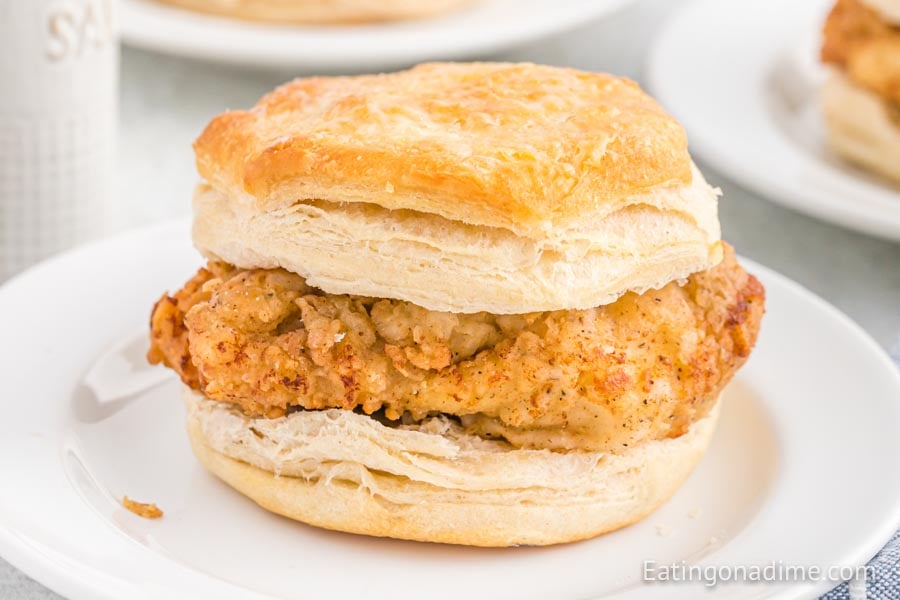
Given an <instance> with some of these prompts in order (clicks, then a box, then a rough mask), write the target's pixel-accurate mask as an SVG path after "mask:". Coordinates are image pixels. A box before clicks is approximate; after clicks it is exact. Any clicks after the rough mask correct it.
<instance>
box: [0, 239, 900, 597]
mask: <svg viewBox="0 0 900 600" xmlns="http://www.w3.org/2000/svg"><path fill="white" fill-rule="evenodd" d="M199 262H200V261H199V258H198V257H197V255H196V254H195V252H194V251H193V250H192V249H191V246H190V242H189V233H188V226H187V224H186V223H177V224H170V225H166V226H162V227H156V228H152V229H148V230H142V231H139V232H136V233H130V234H127V235H124V236H120V237H118V238H114V239H112V240H109V241H105V242H101V243H98V244H95V245H91V246H87V247H84V248H82V249H78V250H76V251H74V252H71V253H68V254H66V255H64V256H61V257H59V258H57V259H54V260H51V261H50V262H47V263H44V264H43V265H40V266H38V267H37V268H35V269H33V270H31V271H29V272H27V273H25V274H24V275H22V276H20V277H18V278H17V279H14V280H12V281H10V282H9V283H8V284H7V285H6V286H4V287H2V288H0V331H2V332H3V334H2V335H3V338H2V339H3V343H2V344H0V365H2V369H3V389H4V394H3V418H2V419H0V473H2V479H0V485H2V493H0V554H2V556H3V557H4V558H6V559H7V560H9V561H11V562H12V563H13V564H14V565H16V566H17V567H19V568H21V569H23V570H24V571H25V572H26V573H28V574H30V575H31V576H32V577H34V578H36V579H37V580H39V581H41V582H43V583H44V584H46V585H48V586H50V587H51V588H53V589H55V590H57V591H59V592H60V593H62V594H64V595H66V596H68V597H70V598H72V599H74V600H81V599H92V600H93V599H121V598H129V599H138V600H140V599H145V598H166V599H174V598H192V599H203V598H209V599H217V600H218V599H232V598H233V599H238V598H240V599H248V598H251V599H256V598H272V597H276V598H290V599H293V598H325V597H341V598H343V597H347V598H351V597H352V598H372V597H386V596H389V597H391V598H396V599H403V598H422V597H429V598H452V599H455V600H459V599H460V598H481V597H490V598H517V599H522V600H527V599H530V598H551V597H552V598H561V599H562V598H570V599H583V598H597V597H607V596H611V595H616V597H620V598H629V599H630V598H667V599H675V598H695V597H697V593H698V587H697V586H693V585H684V584H679V585H659V584H657V585H650V586H648V585H642V584H641V583H640V577H641V569H642V564H643V561H644V560H655V561H658V563H659V564H664V563H665V564H668V563H674V562H676V561H680V560H685V561H688V562H689V563H695V562H697V563H699V564H715V565H741V564H744V565H753V564H763V562H762V561H770V560H772V561H783V562H784V563H786V564H802V565H857V564H860V563H863V562H865V561H866V560H867V559H868V558H870V557H871V556H872V555H873V554H875V552H876V551H877V550H878V549H879V548H880V547H881V546H882V545H883V544H884V543H885V541H886V540H887V539H888V537H889V536H890V535H891V533H892V532H893V531H894V530H895V529H896V527H897V526H898V524H900V455H898V453H897V447H896V436H897V431H900V375H898V373H897V372H896V369H895V368H894V367H893V365H892V364H891V363H890V362H889V359H888V358H887V357H886V355H885V354H884V353H883V352H882V351H881V350H880V349H879V348H878V347H877V346H876V345H875V343H874V342H873V341H872V340H871V339H870V338H869V337H867V336H866V335H865V334H864V333H863V332H862V331H861V330H860V329H859V328H858V327H857V326H856V325H854V324H853V323H852V322H850V321H849V320H848V319H847V318H846V317H845V316H843V315H842V314H841V313H839V312H837V311H836V310H835V309H834V308H832V307H831V306H829V305H827V304H825V303H824V302H823V301H821V300H819V299H818V298H816V297H815V296H813V295H811V294H810V293H809V292H806V291H804V290H803V289H801V288H800V287H798V286H797V285H796V284H794V283H791V282H790V281H788V280H786V279H784V278H783V277H781V276H779V275H777V274H775V273H773V272H771V271H769V270H767V269H765V268H763V267H760V266H758V265H755V264H752V263H750V262H749V261H746V264H747V267H748V268H749V269H751V270H752V271H753V272H755V273H756V274H757V275H758V276H760V277H761V279H762V281H763V282H764V284H765V285H766V287H767V289H768V298H769V299H768V308H769V310H768V314H767V315H766V319H765V322H764V327H763V332H762V335H761V338H760V340H759V345H758V347H757V349H756V351H755V353H754V355H753V357H752V359H751V360H750V361H749V362H748V364H747V366H746V367H745V368H744V369H743V370H742V371H741V372H740V374H739V375H738V377H737V378H736V380H735V381H734V382H733V383H732V385H731V386H730V387H729V389H728V391H727V392H726V394H725V399H724V406H723V412H722V419H721V424H720V428H719V430H718V431H717V433H716V437H715V439H714V441H713V443H712V447H711V449H710V451H709V453H708V454H707V456H706V457H705V458H704V460H703V462H702V463H701V465H700V467H699V468H698V469H697V471H696V472H695V473H694V474H693V475H692V476H691V478H690V479H689V481H688V482H687V484H686V485H685V486H684V487H683V488H682V489H681V490H680V491H679V492H678V494H677V495H676V496H675V497H674V498H673V499H672V500H671V501H670V502H669V503H668V504H666V505H665V506H664V507H663V508H662V509H661V510H659V511H658V512H656V513H655V514H653V515H652V516H650V517H649V518H648V519H646V520H645V521H643V522H641V523H639V524H637V525H635V526H632V527H628V528H626V529H624V530H621V531H618V532H615V533H612V534H610V535H607V536H603V537H600V538H598V539H595V540H592V541H587V542H581V543H576V544H570V545H565V546H559V547H551V548H512V549H494V550H489V549H476V548H465V547H457V546H442V545H432V544H417V543H411V542H400V541H393V540H385V539H372V538H365V537H358V536H352V535H347V534H341V533H334V532H328V531H322V530H319V529H314V528H311V527H307V526H305V525H301V524H299V523H295V522H293V521H288V520H286V519H282V518H280V517H276V516H274V515H271V514H269V513H267V512H265V511H263V510H261V509H259V508H257V507H256V506H255V505H254V504H253V503H252V502H251V501H249V500H247V499H246V498H244V497H242V496H240V495H238V494H237V493H235V492H233V491H232V490H231V489H230V488H228V487H226V486H225V485H224V484H222V483H220V482H219V481H218V480H216V479H215V478H213V477H212V476H210V475H208V474H207V473H206V472H204V471H203V470H202V469H201V468H200V467H198V466H197V465H196V464H195V462H194V459H193V457H192V455H191V452H190V450H189V447H188V442H187V439H186V435H185V433H184V431H183V423H182V419H183V409H182V406H181V403H180V400H179V398H178V393H177V385H176V383H175V381H174V377H173V376H172V375H171V374H170V373H169V372H168V371H167V370H166V369H163V368H159V367H157V368H151V367H148V366H147V365H146V363H145V362H144V358H143V355H144V352H145V351H146V348H147V341H146V333H147V332H146V328H147V318H148V314H149V311H150V307H151V305H152V304H153V302H154V301H155V300H156V299H157V298H158V297H159V295H160V294H161V292H162V291H163V290H166V289H168V290H173V289H175V288H177V286H179V285H180V284H181V283H182V282H183V281H184V279H185V278H186V277H187V276H188V275H189V274H191V273H192V272H193V270H194V269H195V268H196V266H197V265H198V264H199ZM123 495H128V496H130V497H132V498H135V499H138V500H143V501H152V502H156V503H157V504H159V506H160V507H162V508H163V509H164V510H165V516H164V517H163V518H162V519H160V520H158V521H148V520H144V519H141V518H139V517H137V516H135V515H132V514H131V513H129V512H127V511H125V510H124V509H123V508H121V507H120V505H119V503H118V501H117V499H119V498H121V497H122V496H123ZM833 585H834V583H833V582H828V581H817V582H803V583H791V584H784V585H780V586H774V587H769V586H760V585H751V586H735V585H727V584H723V585H721V586H720V587H719V588H718V590H717V591H718V592H719V594H721V595H722V596H723V597H728V598H759V597H762V596H767V595H771V596H773V597H774V596H777V597H785V598H795V597H801V596H806V595H809V594H812V593H814V592H816V591H822V590H825V589H828V588H830V587H832V586H833Z"/></svg>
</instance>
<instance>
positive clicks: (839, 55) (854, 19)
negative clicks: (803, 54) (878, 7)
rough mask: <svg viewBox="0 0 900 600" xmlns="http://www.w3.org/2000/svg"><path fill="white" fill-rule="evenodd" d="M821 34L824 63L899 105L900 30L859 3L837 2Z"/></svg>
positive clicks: (856, 0) (857, 0) (849, 1)
mask: <svg viewBox="0 0 900 600" xmlns="http://www.w3.org/2000/svg"><path fill="white" fill-rule="evenodd" d="M823 34H824V43H823V45H822V60H823V61H825V62H827V63H832V64H834V65H836V66H838V67H840V68H841V69H843V70H844V71H845V72H846V73H847V75H848V76H849V77H850V79H851V80H852V81H854V82H855V83H856V84H857V85H860V86H862V87H864V88H867V89H869V90H871V91H872V92H874V93H876V94H878V95H879V96H881V97H882V98H884V99H885V101H887V102H891V103H895V104H900V28H897V27H895V26H892V25H891V24H890V23H887V22H886V21H884V20H883V19H882V18H881V16H880V15H879V14H878V13H877V12H875V11H874V10H872V9H871V8H869V7H868V6H865V5H864V4H862V3H861V2H860V1H859V0H838V2H837V4H835V6H834V8H833V9H832V10H831V12H830V13H829V14H828V18H827V19H826V20H825V27H824V31H823Z"/></svg>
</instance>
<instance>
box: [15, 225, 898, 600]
mask: <svg viewBox="0 0 900 600" xmlns="http://www.w3.org/2000/svg"><path fill="white" fill-rule="evenodd" d="M189 224H190V219H188V218H179V219H173V220H168V221H163V222H160V223H157V224H154V225H151V226H147V227H140V228H134V229H129V230H126V231H123V232H120V233H118V234H115V235H112V236H109V237H105V238H101V239H98V240H95V241H92V242H90V243H87V244H84V245H81V246H78V247H76V248H73V249H71V250H69V251H66V252H63V253H60V254H58V255H56V256H54V257H51V258H49V259H47V260H44V261H42V262H40V263H38V264H36V265H34V266H32V267H30V268H28V269H26V270H25V271H23V272H21V273H19V274H18V275H16V276H14V277H12V278H10V279H9V280H7V281H6V282H4V283H3V284H2V285H0V303H2V302H3V301H4V297H5V295H6V293H7V291H8V290H9V289H11V288H13V287H15V286H17V285H19V282H20V281H22V280H26V279H28V278H32V277H40V276H41V273H42V272H44V271H47V270H53V269H54V268H57V265H59V264H64V263H66V262H68V261H73V260H74V261H77V260H78V256H80V255H83V254H86V253H90V252H92V251H96V250H97V249H100V248H102V247H104V246H107V245H116V244H120V243H124V242H126V241H130V242H132V243H134V242H137V241H140V240H141V238H145V239H153V238H156V237H159V236H165V235H168V234H171V233H176V232H177V233H180V232H185V233H186V232H187V231H188V230H189V226H190V225H189ZM740 260H741V262H742V263H743V264H745V265H746V266H747V267H748V270H750V271H752V272H754V273H761V274H762V275H763V277H764V278H765V279H766V280H768V281H774V282H777V284H778V285H779V286H781V287H783V288H785V289H786V290H788V291H789V292H790V293H792V294H794V295H795V296H797V297H798V298H800V299H802V301H803V302H804V303H812V304H814V305H815V306H816V307H817V308H818V309H820V310H821V311H822V312H823V313H824V314H826V315H827V316H828V318H829V319H830V320H833V321H834V324H835V326H839V327H840V329H841V331H843V332H844V333H845V334H847V335H851V336H852V337H853V338H855V339H856V341H857V342H858V343H860V344H862V345H863V346H864V347H865V348H866V349H867V352H869V353H870V357H871V359H872V360H873V361H874V364H875V365H877V367H876V368H878V369H879V370H883V371H884V372H885V373H886V374H889V375H888V377H889V380H891V381H892V382H893V385H894V386H896V389H897V390H898V392H900V369H898V368H897V366H896V365H895V364H894V362H893V361H892V359H891V358H890V356H889V355H888V353H887V351H886V350H885V349H884V348H882V347H881V346H880V345H879V344H878V342H877V341H876V340H875V339H874V338H873V337H872V336H871V335H870V334H869V333H868V332H866V331H865V330H864V329H863V328H862V327H861V326H860V325H859V324H858V323H856V322H855V321H854V320H853V319H851V318H850V317H849V316H848V315H846V314H845V313H843V312H842V311H841V310H840V309H838V308H837V307H835V306H834V305H833V304H831V303H830V302H828V301H827V300H825V299H824V298H821V297H820V296H818V295H817V294H815V293H814V292H812V291H810V290H808V289H806V288H805V287H804V286H802V285H801V284H800V283H798V282H796V281H794V280H792V279H790V278H789V277H787V276H785V275H782V274H781V273H779V272H777V271H775V270H774V269H771V268H769V267H766V266H764V265H761V264H759V263H757V262H756V261H754V260H752V259H748V258H745V257H743V256H741V257H740ZM0 509H2V506H0ZM5 517H6V515H5V514H4V512H2V510H0V556H2V557H3V559H4V560H6V561H7V562H9V563H10V564H11V565H13V566H14V567H15V568H17V569H19V570H20V571H22V572H24V573H25V574H27V575H28V576H30V577H32V578H34V579H35V580H37V581H38V582H40V583H41V584H42V585H45V586H47V587H48V588H50V589H52V590H54V591H56V592H57V593H60V594H64V595H66V596H68V597H71V598H76V599H80V598H110V599H113V598H118V597H120V596H118V595H116V594H115V593H114V592H109V590H108V588H104V587H103V584H104V581H103V580H99V581H98V580H96V579H91V578H86V577H84V575H83V572H80V569H83V568H84V567H85V566H86V565H85V563H83V562H82V561H80V560H78V559H77V558H72V557H71V556H67V560H66V561H65V562H66V564H65V565H64V566H60V565H61V561H58V560H57V561H54V560H53V557H52V556H49V555H48V554H47V553H45V552H41V550H40V548H39V547H38V546H37V545H36V544H35V543H34V541H33V540H29V539H24V538H23V537H22V536H20V535H19V534H18V533H17V532H16V531H15V529H14V528H13V527H9V526H8V525H7V523H6V518H5ZM879 523H880V526H879V527H877V528H873V529H872V530H871V531H869V533H867V534H866V535H865V538H866V539H865V540H864V541H863V542H860V543H858V544H856V546H855V548H856V550H855V551H854V552H850V553H848V557H847V558H846V564H848V565H854V566H859V565H863V564H865V563H866V562H867V561H869V560H871V558H872V557H874V556H875V554H877V552H878V551H879V550H881V548H883V547H884V545H885V544H886V543H887V542H888V541H889V540H890V538H891V537H892V536H893V535H894V534H895V533H896V531H897V530H898V529H900V498H898V499H897V501H896V502H895V503H894V509H893V511H892V513H890V514H885V515H884V516H883V517H882V518H881V519H879ZM850 555H852V557H851V556H850ZM158 556H160V557H161V558H163V559H165V557H164V556H163V555H158ZM169 562H171V561H169ZM173 566H175V567H180V568H184V569H187V570H188V571H190V573H191V574H192V575H193V576H194V577H197V578H204V579H207V580H210V581H211V583H212V584H213V585H217V586H218V587H219V588H221V589H222V590H234V591H235V593H239V594H240V596H239V597H241V598H254V599H267V600H269V599H272V598H275V597H274V596H271V595H268V594H265V593H262V592H257V591H254V590H249V589H246V588H243V587H242V586H239V585H237V584H234V583H231V582H227V581H224V580H219V579H217V578H215V577H213V576H211V575H208V574H206V573H203V572H200V571H196V570H195V569H193V568H189V567H183V566H181V565H178V564H177V563H173ZM91 570H92V571H93V570H94V569H91ZM102 575H104V576H105V577H106V578H109V580H111V581H113V582H116V583H119V584H128V585H130V586H131V591H132V592H134V593H138V594H139V593H140V592H141V591H142V590H141V588H140V587H136V586H135V582H132V581H129V580H126V579H124V578H122V577H121V576H119V575H116V574H110V573H102ZM107 583H108V582H107ZM833 587H834V583H833V582H831V581H829V580H826V579H823V580H821V581H816V582H813V583H812V584H810V583H809V582H792V584H791V586H790V587H789V588H787V589H784V590H783V591H777V592H775V593H774V595H773V596H771V597H775V598H797V597H801V596H804V595H806V594H808V593H815V594H819V593H823V592H827V591H829V590H831V589H832V588H833ZM216 591H217V592H218V591H219V590H216ZM136 597H144V596H136ZM228 597H229V598H230V597H231V596H228Z"/></svg>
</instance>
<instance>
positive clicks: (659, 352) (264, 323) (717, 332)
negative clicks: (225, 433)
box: [150, 247, 764, 450]
mask: <svg viewBox="0 0 900 600" xmlns="http://www.w3.org/2000/svg"><path fill="white" fill-rule="evenodd" d="M763 304H764V292H763V288H762V286H761V285H760V284H759V282H758V281H757V280H756V279H755V278H754V277H753V276H752V275H748V274H747V273H746V272H745V271H744V270H743V269H742V268H741V266H740V265H739V264H738V263H737V261H736V260H735V258H734V254H733V251H732V250H731V248H730V247H728V248H727V249H726V252H725V258H724V260H723V261H722V262H721V263H720V264H719V265H718V266H716V267H714V268H712V269H710V270H708V271H705V272H701V273H697V274H695V275H693V276H691V277H690V278H689V279H688V281H687V283H686V284H685V285H683V286H682V285H679V284H678V283H677V282H672V283H670V284H668V285H666V286H665V287H663V288H662V289H659V290H652V291H648V292H646V293H644V294H640V295H639V294H635V293H628V294H626V295H625V296H623V297H622V298H620V299H619V300H618V301H616V302H614V303H613V304H609V305H606V306H600V307H597V308H593V309H589V310H560V311H552V312H543V313H532V314H525V315H492V314H489V313H475V314H454V313H446V312H434V311H429V310H426V309H424V308H421V307H419V306H416V305H414V304H411V303H409V302H404V301H400V300H388V299H374V298H363V297H356V296H348V295H333V294H326V293H324V292H322V291H320V290H317V289H314V288H311V287H309V286H308V285H306V283H305V281H304V280H303V278H302V277H300V276H299V275H295V274H293V273H289V272H287V271H284V270H280V269H276V270H266V269H255V270H241V269H236V268H234V267H231V266H229V265H226V264H222V263H210V264H209V265H208V266H207V267H206V268H204V269H201V270H200V271H199V272H198V273H197V274H196V275H195V276H194V277H193V278H192V279H191V280H190V281H189V282H187V284H185V286H184V287H183V288H182V289H181V290H179V291H178V292H176V293H175V294H174V295H173V296H168V295H165V296H163V297H162V298H161V299H160V300H159V302H158V303H157V304H156V307H155V309H154V311H153V315H152V320H151V328H152V349H151V351H150V360H151V362H154V363H164V364H165V365H167V366H169V367H170V368H172V369H174V370H175V371H176V372H177V373H178V374H179V376H180V377H181V379H182V381H183V382H184V383H185V384H187V385H188V386H190V387H191V388H193V389H195V390H197V391H199V392H202V393H203V394H204V395H205V396H207V397H208V398H211V399H214V400H219V401H222V402H229V403H234V404H238V405H240V406H241V408H242V409H243V410H244V411H245V412H246V413H247V414H250V415H265V416H268V417H277V416H281V415H283V414H285V412H286V411H290V410H293V409H298V408H301V409H324V408H332V407H337V408H343V409H347V410H351V409H359V410H361V411H363V412H365V413H367V414H372V413H375V412H377V411H383V413H384V416H385V417H386V418H387V419H389V420H397V419H400V418H401V417H403V416H406V417H407V418H408V419H409V418H411V419H414V420H419V419H422V418H424V417H425V416H426V415H429V414H432V413H444V414H448V415H454V416H457V417H460V418H461V421H462V423H463V424H464V425H465V426H466V428H467V429H468V430H469V431H470V432H473V433H476V434H478V435H482V436H488V437H502V438H505V439H506V440H508V441H509V442H510V443H512V444H514V445H516V446H525V447H538V448H552V449H575V448H579V449H588V450H621V449H623V448H627V447H628V446H633V445H636V444H639V443H641V442H644V441H647V440H653V439H663V438H668V437H677V436H679V435H682V434H683V433H684V432H685V431H686V430H687V429H688V427H689V426H690V425H691V424H692V423H693V422H694V421H696V420H697V419H699V418H701V417H703V416H704V415H705V414H706V413H707V412H708V411H709V409H710V407H711V406H712V405H713V403H714V402H715V400H716V398H717V397H718V394H719V392H720V391H721V389H722V388H723V386H724V385H725V384H726V383H727V382H728V381H729V380H730V379H731V376H732V375H733V374H734V372H735V371H736V370H737V369H738V368H739V367H740V366H741V364H743V362H744V360H745V359H746V358H747V356H748V355H749V353H750V350H751V348H752V347H753V344H754V342H755V340H756V335H757V331H758V330H759V324H760V320H761V317H762V314H763Z"/></svg>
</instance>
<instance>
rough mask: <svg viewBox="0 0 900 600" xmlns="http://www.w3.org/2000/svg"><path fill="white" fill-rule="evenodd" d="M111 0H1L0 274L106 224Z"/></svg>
mask: <svg viewBox="0 0 900 600" xmlns="http://www.w3.org/2000/svg"><path fill="white" fill-rule="evenodd" d="M114 2H115V0H0V281H2V280H3V279H4V278H6V277H9V276H10V275H12V274H14V273H16V272H18V271H20V270H22V269H23V268H24V267H26V266H28V265H30V264H32V263H34V262H36V261H38V260H40V259H42V258H44V257H46V256H49V255H50V254H53V253H55V252H58V251H59V250H62V249H64V248H67V247H69V246H72V245H75V244H77V243H79V242H82V241H84V240H86V239H89V238H91V237H93V236H94V235H96V234H98V233H100V232H102V230H103V229H104V215H105V211H104V207H105V205H106V204H107V201H108V199H109V195H110V193H111V191H112V181H111V178H112V170H113V160H114V155H113V153H114V148H115V137H116V105H117V94H118V69H119V64H118V63H119V58H118V57H119V51H118V44H117V41H116V36H115V16H114V8H115V5H114Z"/></svg>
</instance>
